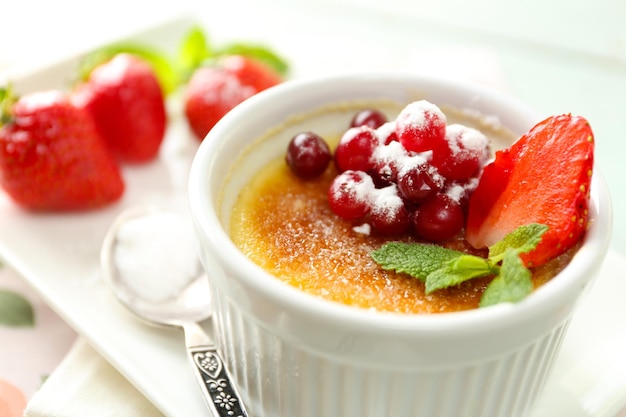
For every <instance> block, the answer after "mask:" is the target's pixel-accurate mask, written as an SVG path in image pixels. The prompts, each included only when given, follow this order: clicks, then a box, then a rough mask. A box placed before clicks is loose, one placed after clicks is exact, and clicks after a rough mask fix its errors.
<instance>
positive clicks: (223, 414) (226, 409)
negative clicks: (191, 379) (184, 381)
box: [187, 346, 248, 417]
mask: <svg viewBox="0 0 626 417" xmlns="http://www.w3.org/2000/svg"><path fill="white" fill-rule="evenodd" d="M187 352H189V355H190V356H191V361H192V363H193V365H194V368H195V373H196V377H197V379H198V383H199V384H200V386H201V388H202V391H203V392H204V394H205V398H206V400H207V403H208V405H209V408H210V409H211V413H212V414H211V415H212V416H213V417H248V412H247V411H246V408H245V405H244V404H243V401H242V400H241V396H240V395H239V391H238V390H237V387H236V386H235V385H234V383H233V382H232V380H231V378H230V375H229V373H228V371H227V370H226V367H225V366H224V362H223V361H222V358H221V357H220V355H219V354H218V353H217V351H216V349H215V347H214V346H197V347H190V348H187Z"/></svg>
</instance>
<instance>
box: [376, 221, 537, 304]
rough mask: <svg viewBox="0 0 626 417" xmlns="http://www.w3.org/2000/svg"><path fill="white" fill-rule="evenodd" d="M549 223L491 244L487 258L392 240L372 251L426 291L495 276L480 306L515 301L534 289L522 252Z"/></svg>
mask: <svg viewBox="0 0 626 417" xmlns="http://www.w3.org/2000/svg"><path fill="white" fill-rule="evenodd" d="M547 230H548V226H546V225H542V224H537V223H532V224H528V225H525V226H520V227H518V228H517V229H515V230H513V231H512V232H511V233H509V234H508V235H506V236H505V237H504V238H503V239H502V240H501V241H499V242H497V243H495V244H494V245H492V246H490V247H489V255H488V257H487V258H482V257H480V256H475V255H469V254H466V253H464V252H460V251H456V250H452V249H447V248H444V247H441V246H436V245H432V244H419V243H403V242H389V243H387V244H385V245H383V246H382V247H381V248H380V249H377V250H375V251H373V252H372V253H371V256H372V258H373V259H374V261H376V262H377V263H378V264H379V265H380V266H381V267H382V268H383V269H385V270H393V271H396V272H400V273H405V274H408V275H410V276H412V277H414V278H417V279H420V280H422V281H423V282H424V283H425V286H426V294H430V293H432V292H433V291H437V290H440V289H444V288H448V287H453V286H456V285H459V284H461V283H462V282H465V281H467V280H470V279H474V278H480V277H486V276H493V277H494V279H493V280H492V281H491V282H490V283H489V285H488V286H487V288H486V290H485V292H484V293H483V295H482V297H481V300H480V307H487V306H491V305H494V304H499V303H505V302H510V303H515V302H518V301H521V300H523V299H524V298H525V297H526V296H527V295H528V294H530V293H531V292H532V288H533V285H532V280H531V277H532V273H531V272H530V270H529V269H528V268H526V266H525V265H524V263H523V261H522V259H521V258H520V254H522V253H527V252H530V251H532V250H533V249H535V248H536V247H537V245H538V244H539V242H540V241H541V237H542V236H543V234H544V233H545V232H546V231H547Z"/></svg>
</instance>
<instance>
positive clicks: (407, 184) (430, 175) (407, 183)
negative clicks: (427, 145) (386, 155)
mask: <svg viewBox="0 0 626 417" xmlns="http://www.w3.org/2000/svg"><path fill="white" fill-rule="evenodd" d="M414 158H419V159H418V160H417V161H416V163H415V164H412V165H409V166H407V167H405V168H404V169H402V171H400V173H399V174H398V190H399V191H400V195H401V196H402V198H404V199H405V200H407V201H409V202H411V203H416V204H417V203H421V202H422V201H425V200H427V199H429V198H430V197H432V196H434V195H435V194H437V193H438V192H439V190H441V188H442V187H443V186H444V183H445V180H444V178H443V177H442V176H441V175H439V173H438V172H437V169H436V168H435V167H433V166H432V165H430V164H429V163H428V162H426V161H425V160H423V161H422V162H420V160H422V158H420V157H414Z"/></svg>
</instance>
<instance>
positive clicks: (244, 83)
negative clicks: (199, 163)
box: [184, 55, 281, 140]
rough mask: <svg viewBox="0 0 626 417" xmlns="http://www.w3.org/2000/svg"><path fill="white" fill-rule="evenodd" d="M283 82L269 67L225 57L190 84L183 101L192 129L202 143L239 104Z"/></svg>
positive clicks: (201, 70)
mask: <svg viewBox="0 0 626 417" xmlns="http://www.w3.org/2000/svg"><path fill="white" fill-rule="evenodd" d="M280 82H281V78H280V77H279V75H278V74H277V73H276V72H275V71H274V70H273V69H271V68H270V67H269V66H266V65H265V64H263V63H261V62H260V61H256V60H254V59H252V58H248V57H244V56H240V55H232V56H228V57H225V58H223V59H222V60H221V61H220V62H219V63H218V64H217V65H216V66H212V67H200V68H198V69H197V70H195V71H194V73H193V75H192V77H191V79H190V80H189V83H188V84H187V90H186V93H185V98H184V106H185V116H186V117H187V121H188V122H189V126H190V127H191V129H192V131H193V133H194V134H195V136H196V137H197V138H198V139H200V140H202V139H204V137H205V136H206V134H207V133H209V130H211V129H212V128H213V126H214V125H215V123H217V122H218V121H219V120H220V119H221V118H222V117H223V116H224V115H225V114H226V113H228V112H229V111H230V110H232V109H233V108H234V107H235V106H236V105H237V104H239V103H241V102H242V101H244V100H245V99H247V98H249V97H251V96H253V95H254V94H256V93H258V92H260V91H262V90H265V89H267V88H269V87H272V86H274V85H276V84H278V83H280Z"/></svg>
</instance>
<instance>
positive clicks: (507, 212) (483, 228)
mask: <svg viewBox="0 0 626 417" xmlns="http://www.w3.org/2000/svg"><path fill="white" fill-rule="evenodd" d="M593 152H594V137H593V132H592V130H591V127H590V126H589V123H588V122H587V120H585V119H584V118H582V117H578V116H572V115H560V116H553V117H550V118H548V119H546V120H544V121H542V122H540V123H539V124H537V125H536V126H535V127H534V128H532V129H531V130H530V131H529V132H528V133H527V134H525V135H524V136H522V137H521V138H520V139H519V140H518V141H517V142H515V143H514V144H513V145H512V146H511V147H509V148H507V149H504V150H501V151H498V152H496V157H495V160H494V161H493V162H492V163H491V164H489V165H487V166H486V167H485V168H484V171H483V174H482V176H481V178H480V183H479V184H478V187H477V188H476V190H475V191H474V194H472V196H471V198H470V202H469V212H468V220H467V240H468V241H469V242H470V243H471V244H472V245H473V246H475V247H484V246H490V245H492V244H494V243H496V242H497V241H499V240H501V239H502V238H503V237H504V236H505V235H506V234H507V233H509V232H511V231H512V230H513V229H515V228H517V227H518V226H522V225H526V224H529V223H541V224H545V225H547V226H548V227H549V229H548V231H547V232H546V233H545V234H544V235H543V237H542V240H541V242H540V243H539V245H538V246H537V247H536V248H535V249H534V250H533V251H532V252H529V253H527V254H523V255H522V259H523V260H524V261H525V263H526V264H527V265H529V266H538V265H541V264H543V263H545V262H547V261H549V260H550V259H553V258H554V257H556V256H558V255H560V254H561V253H563V252H565V251H566V250H567V249H569V248H571V247H572V246H574V245H575V244H576V242H577V241H578V240H579V239H580V238H581V236H582V235H583V234H584V232H585V230H586V228H587V216H588V206H589V186H590V185H591V173H592V170H593V159H594V154H593Z"/></svg>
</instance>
